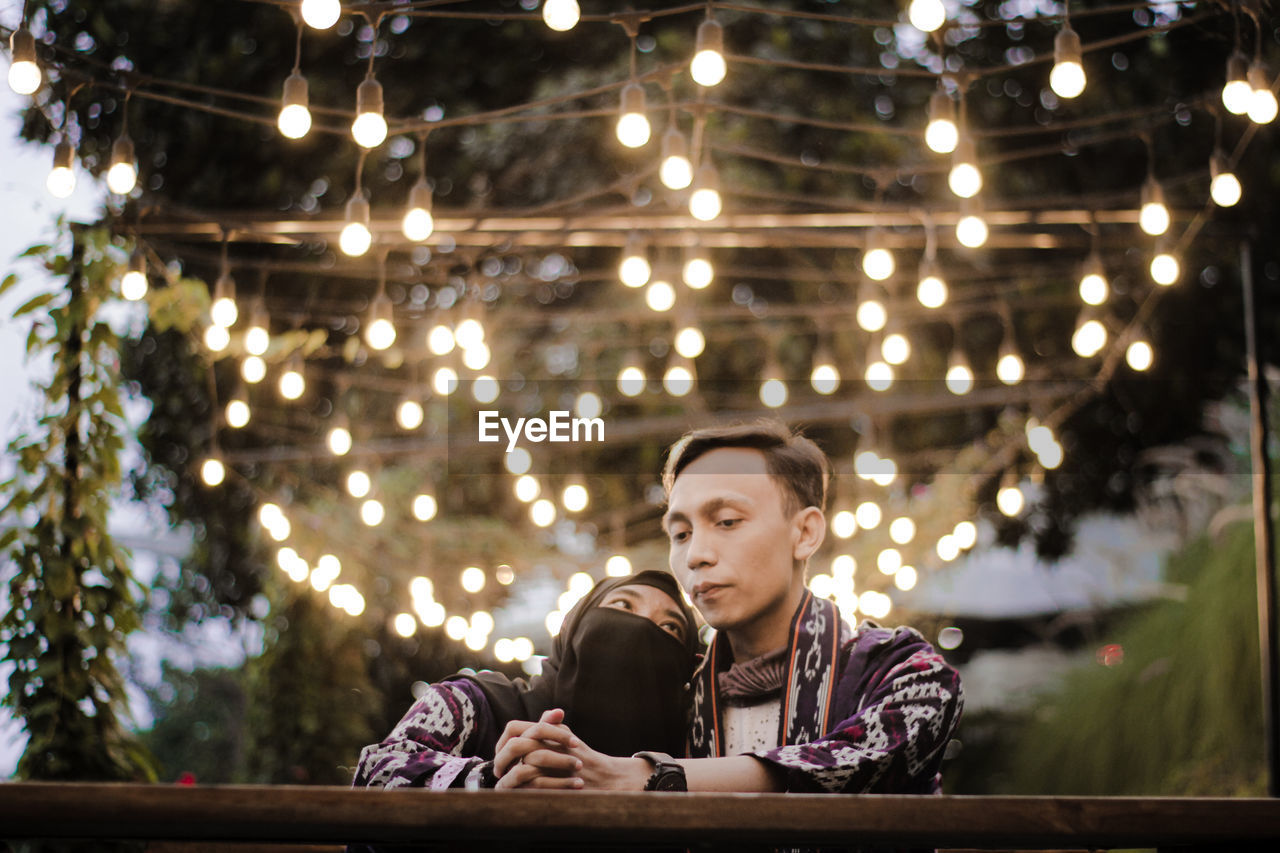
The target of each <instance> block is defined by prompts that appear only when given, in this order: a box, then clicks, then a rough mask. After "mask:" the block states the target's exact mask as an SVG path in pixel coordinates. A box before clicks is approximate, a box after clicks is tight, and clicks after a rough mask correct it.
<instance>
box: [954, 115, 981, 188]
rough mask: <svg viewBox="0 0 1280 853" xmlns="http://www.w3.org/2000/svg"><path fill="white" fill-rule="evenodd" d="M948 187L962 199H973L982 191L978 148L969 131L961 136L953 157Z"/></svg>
mask: <svg viewBox="0 0 1280 853" xmlns="http://www.w3.org/2000/svg"><path fill="white" fill-rule="evenodd" d="M947 185H948V186H949V187H951V192H953V193H955V194H956V195H957V196H959V197H960V198H973V197H974V196H975V195H977V194H978V193H979V192H981V191H982V172H980V171H979V170H978V148H977V146H976V145H975V144H974V142H973V137H972V136H970V135H969V133H968V132H967V131H966V132H964V133H961V134H960V137H959V139H958V140H957V142H956V148H955V151H954V152H953V153H952V155H951V172H950V173H949V174H948V175H947Z"/></svg>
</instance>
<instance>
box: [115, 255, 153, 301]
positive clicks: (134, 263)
mask: <svg viewBox="0 0 1280 853" xmlns="http://www.w3.org/2000/svg"><path fill="white" fill-rule="evenodd" d="M120 295H121V296H123V297H124V298H125V299H128V300H129V301H131V302H137V301H138V300H139V299H141V298H143V297H144V296H146V295H147V272H146V261H145V260H144V258H143V257H142V253H141V252H134V253H133V257H132V258H130V259H129V269H128V270H127V271H126V272H125V274H124V275H123V276H121V277H120Z"/></svg>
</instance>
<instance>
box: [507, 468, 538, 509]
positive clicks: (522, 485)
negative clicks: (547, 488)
mask: <svg viewBox="0 0 1280 853" xmlns="http://www.w3.org/2000/svg"><path fill="white" fill-rule="evenodd" d="M512 491H514V492H515V496H516V498H517V499H518V500H519V501H520V502H521V503H526V504H527V503H531V502H533V501H534V500H536V499H537V497H538V495H540V494H542V486H541V485H539V483H538V478H537V477H533V476H530V475H529V474H521V475H520V476H519V477H516V482H515V484H514V486H513V487H512Z"/></svg>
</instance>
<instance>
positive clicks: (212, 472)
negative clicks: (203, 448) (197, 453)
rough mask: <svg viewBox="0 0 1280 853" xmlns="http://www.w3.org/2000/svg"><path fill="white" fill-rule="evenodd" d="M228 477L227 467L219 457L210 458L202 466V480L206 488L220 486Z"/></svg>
mask: <svg viewBox="0 0 1280 853" xmlns="http://www.w3.org/2000/svg"><path fill="white" fill-rule="evenodd" d="M226 476H227V469H226V466H224V465H223V464H222V460H221V459H219V458H218V457H217V456H210V457H209V458H208V459H206V460H204V462H203V463H202V464H201V465H200V479H201V480H204V484H205V485H206V486H218V485H221V484H222V481H223V480H224V479H225V478H226Z"/></svg>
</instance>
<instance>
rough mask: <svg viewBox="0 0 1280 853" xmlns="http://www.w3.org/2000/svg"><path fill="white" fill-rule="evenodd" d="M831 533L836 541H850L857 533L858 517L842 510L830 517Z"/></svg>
mask: <svg viewBox="0 0 1280 853" xmlns="http://www.w3.org/2000/svg"><path fill="white" fill-rule="evenodd" d="M831 532H832V533H833V534H835V536H836V538H838V539H850V538H852V537H853V535H854V534H855V533H857V532H858V517H857V516H856V515H854V514H853V513H852V512H850V511H849V510H847V509H842V510H840V511H839V512H837V513H836V514H835V515H834V516H832V517H831Z"/></svg>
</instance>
